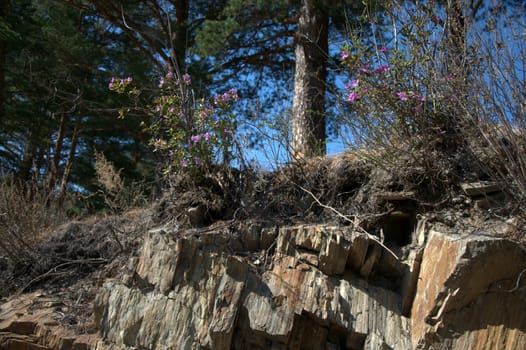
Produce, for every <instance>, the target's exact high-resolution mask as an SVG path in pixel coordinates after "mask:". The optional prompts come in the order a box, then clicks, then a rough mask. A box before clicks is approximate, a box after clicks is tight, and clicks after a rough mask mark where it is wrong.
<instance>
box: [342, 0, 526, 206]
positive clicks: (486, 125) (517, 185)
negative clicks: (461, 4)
mask: <svg viewBox="0 0 526 350" xmlns="http://www.w3.org/2000/svg"><path fill="white" fill-rule="evenodd" d="M390 4H391V6H389V7H388V9H387V10H386V11H385V12H382V13H383V16H382V17H374V16H373V15H369V16H368V19H369V21H370V24H371V28H372V34H373V38H374V40H372V42H371V40H370V35H369V34H370V33H371V32H370V31H369V32H368V35H367V36H361V35H358V34H352V33H351V34H350V39H351V40H350V42H351V43H352V44H349V45H344V46H343V48H342V51H341V61H342V63H343V65H344V67H345V68H346V70H347V71H348V72H349V78H348V79H349V80H348V84H347V85H346V91H345V96H344V98H345V104H346V110H347V111H348V113H347V114H346V116H347V117H346V118H345V119H344V120H343V121H342V124H343V125H344V126H345V127H346V129H347V130H351V136H350V137H348V139H347V140H348V142H349V143H350V145H351V146H352V148H354V149H358V148H363V147H364V146H367V148H369V149H370V148H373V149H375V150H376V151H377V152H365V153H362V154H366V155H367V156H369V157H371V158H374V160H377V161H378V162H379V163H380V164H381V165H385V166H390V165H393V164H392V163H396V162H397V161H398V160H399V159H410V164H411V165H412V166H413V169H418V168H422V169H423V177H426V178H428V179H432V180H434V181H437V182H441V181H448V180H451V179H454V180H456V181H458V180H463V179H466V178H468V177H470V176H471V178H474V177H476V178H485V179H492V180H496V181H500V182H501V183H503V188H505V189H506V188H509V189H510V193H512V195H513V197H514V198H515V199H517V200H518V201H517V203H519V202H520V201H521V200H522V199H524V198H526V197H525V195H526V186H525V185H526V164H525V160H524V159H525V158H524V154H525V153H524V152H525V145H526V138H525V137H526V135H525V133H524V132H523V129H524V126H525V125H524V124H525V115H526V113H525V108H526V106H525V104H524V101H525V100H526V96H525V80H524V74H525V72H524V67H525V65H526V59H525V56H526V55H525V52H526V50H525V48H524V25H523V20H524V17H525V13H524V10H523V9H520V7H517V8H515V7H514V6H513V5H508V6H509V7H506V6H504V7H502V8H499V9H498V11H496V12H495V8H491V7H486V8H483V9H480V8H463V9H461V11H463V13H464V17H463V20H464V21H465V27H464V28H460V29H459V28H457V27H458V24H457V23H455V17H454V13H452V12H453V11H452V10H451V8H448V7H447V6H454V5H451V4H449V3H448V4H449V5H440V3H438V2H433V1H422V2H414V3H413V2H397V1H395V2H391V3H390ZM466 6H467V5H466ZM487 6H490V5H487ZM470 11H471V13H470ZM476 11H479V13H478V15H481V14H482V15H483V17H484V16H485V17H490V20H488V21H478V22H477V20H476V19H477V17H476V15H477V13H476ZM484 11H485V12H484ZM366 14H369V13H367V12H366ZM512 14H513V15H512ZM483 23H485V27H484V28H482V27H481V26H482V24H483ZM521 23H522V24H521ZM363 32H364V31H363V30H360V31H357V33H363ZM386 33H387V34H386ZM455 35H456V36H457V38H454V36H455ZM452 37H453V39H452ZM395 165H399V164H395ZM475 168H476V169H475ZM391 169H393V168H392V167H391ZM459 169H460V170H459ZM473 173H475V174H473ZM444 175H445V176H444ZM468 175H469V176H468ZM521 198H522V199H521Z"/></svg>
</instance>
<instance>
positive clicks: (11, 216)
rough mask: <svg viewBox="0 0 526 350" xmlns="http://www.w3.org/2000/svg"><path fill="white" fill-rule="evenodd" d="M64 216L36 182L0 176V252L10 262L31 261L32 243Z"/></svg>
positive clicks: (57, 223) (58, 222)
mask: <svg viewBox="0 0 526 350" xmlns="http://www.w3.org/2000/svg"><path fill="white" fill-rule="evenodd" d="M66 219H67V217H66V215H65V213H64V211H63V210H62V209H61V208H60V207H59V205H58V204H57V203H55V202H54V201H53V198H52V197H51V196H50V195H49V194H48V193H47V191H45V190H44V189H42V188H41V187H40V186H38V185H37V184H36V182H28V183H24V184H21V183H19V182H17V181H15V180H13V179H9V178H7V179H2V180H0V253H2V254H4V255H5V256H7V257H9V259H11V260H12V261H13V262H15V263H24V262H35V260H36V256H35V254H36V253H35V249H34V245H35V243H37V242H38V241H39V240H41V239H42V238H43V237H44V235H45V234H46V233H47V232H49V230H50V229H52V228H54V227H56V226H58V225H59V224H61V223H63V222H65V221H66Z"/></svg>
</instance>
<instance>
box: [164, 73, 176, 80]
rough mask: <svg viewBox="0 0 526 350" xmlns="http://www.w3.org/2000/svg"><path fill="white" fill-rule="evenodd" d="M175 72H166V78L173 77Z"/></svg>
mask: <svg viewBox="0 0 526 350" xmlns="http://www.w3.org/2000/svg"><path fill="white" fill-rule="evenodd" d="M173 76H174V74H173V73H172V72H168V73H166V79H172V78H173Z"/></svg>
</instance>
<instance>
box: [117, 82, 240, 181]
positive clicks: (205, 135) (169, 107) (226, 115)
mask: <svg viewBox="0 0 526 350" xmlns="http://www.w3.org/2000/svg"><path fill="white" fill-rule="evenodd" d="M132 85H133V79H131V78H124V79H117V78H112V81H111V82H110V84H109V88H110V89H111V90H113V91H116V92H118V93H128V94H129V95H131V96H135V95H138V94H139V90H138V89H137V88H136V87H133V86H132ZM158 88H159V89H158V92H157V93H156V94H155V95H154V96H153V98H152V102H151V103H152V104H151V106H149V115H150V121H149V124H148V125H145V128H146V130H147V131H148V132H149V133H150V135H151V140H150V144H151V145H152V146H153V149H154V151H155V152H157V153H159V154H160V155H161V158H162V159H163V160H164V164H165V167H164V169H165V173H166V174H178V173H189V174H191V175H192V176H197V177H199V176H200V175H203V174H206V173H209V172H211V171H212V170H213V168H214V167H215V166H217V165H224V166H227V165H229V163H230V161H231V160H232V145H233V134H234V131H235V129H236V123H235V119H234V116H233V114H232V113H231V111H230V108H231V104H232V103H233V102H235V101H237V100H238V99H239V97H238V95H237V91H236V90H235V89H231V90H229V91H227V92H225V93H223V94H217V95H215V96H214V97H213V98H212V99H206V98H201V99H196V98H195V95H194V91H193V90H192V79H191V77H190V76H189V75H188V74H184V75H178V74H175V73H173V72H168V73H167V74H166V75H165V76H163V77H161V78H160V81H159V85H158ZM121 116H124V112H121Z"/></svg>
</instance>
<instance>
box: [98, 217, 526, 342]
mask: <svg viewBox="0 0 526 350" xmlns="http://www.w3.org/2000/svg"><path fill="white" fill-rule="evenodd" d="M245 231H246V232H239V234H232V232H221V230H216V231H210V232H206V233H204V234H199V233H197V234H192V235H188V236H185V237H178V238H175V237H174V236H173V235H171V234H169V233H166V232H164V231H162V230H154V231H150V232H149V233H148V234H147V236H146V239H145V242H144V245H143V248H142V251H141V255H140V257H139V258H138V259H136V260H134V261H132V263H131V268H132V269H131V273H129V274H127V275H126V276H124V277H123V278H122V280H121V281H110V282H107V283H105V284H104V286H103V287H102V288H101V290H100V292H99V294H98V296H97V299H96V302H95V316H96V322H97V323H98V325H99V328H100V332H101V337H102V340H101V341H99V343H98V345H97V347H96V348H97V349H411V348H423V349H424V348H425V349H429V348H441V347H442V348H447V349H487V348H495V349H501V348H502V349H519V348H526V316H524V312H522V311H523V310H526V307H525V306H526V304H525V303H526V295H525V290H524V287H521V286H524V282H521V281H520V280H518V276H519V274H520V273H521V271H522V270H523V269H524V268H526V259H525V254H524V251H523V250H522V249H521V247H520V246H519V245H517V244H515V243H513V242H511V241H507V240H503V239H495V238H489V237H486V236H468V237H465V238H459V237H456V238H451V236H450V235H447V234H443V233H440V232H438V231H433V230H430V231H429V232H427V233H426V235H427V236H428V239H427V243H426V245H425V246H424V247H421V248H420V249H419V250H416V251H415V252H414V254H410V255H409V259H408V260H407V261H406V262H401V261H400V260H398V259H396V258H395V257H393V256H392V255H391V254H390V253H389V252H388V251H387V250H386V249H385V248H384V247H382V246H381V245H380V244H378V243H377V242H375V241H374V240H371V239H370V238H369V237H368V236H367V235H366V234H363V233H357V232H353V231H351V230H350V228H348V227H337V226H328V225H311V226H307V225H301V226H294V227H281V228H279V229H278V228H262V227H261V226H258V225H253V226H250V227H248V228H246V230H245Z"/></svg>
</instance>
